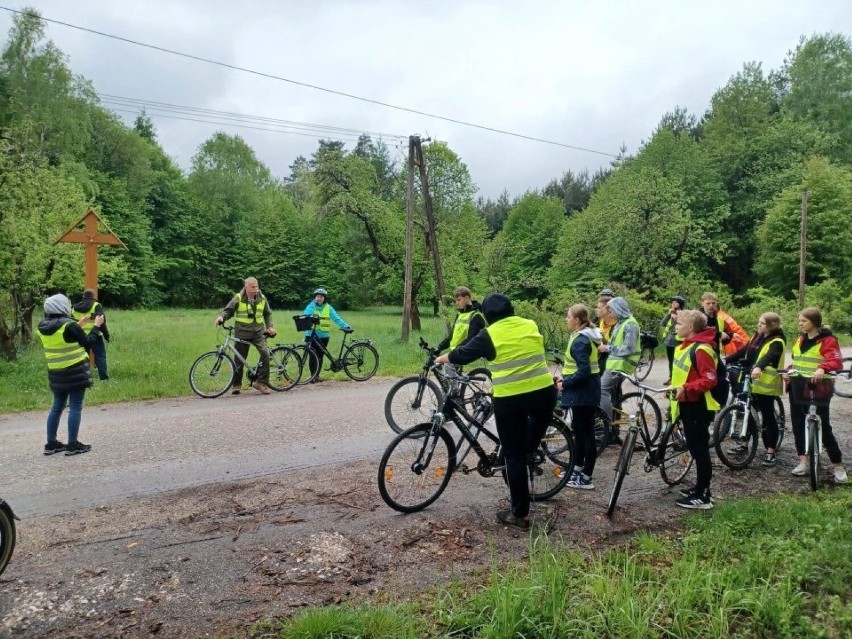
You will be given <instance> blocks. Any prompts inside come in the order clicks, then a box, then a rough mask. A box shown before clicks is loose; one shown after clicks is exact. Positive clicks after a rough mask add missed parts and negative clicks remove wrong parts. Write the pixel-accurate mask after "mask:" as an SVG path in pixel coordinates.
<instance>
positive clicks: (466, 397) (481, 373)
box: [461, 367, 493, 414]
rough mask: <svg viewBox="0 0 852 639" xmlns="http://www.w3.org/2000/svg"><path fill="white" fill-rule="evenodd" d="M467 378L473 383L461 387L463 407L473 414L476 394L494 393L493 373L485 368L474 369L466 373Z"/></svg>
mask: <svg viewBox="0 0 852 639" xmlns="http://www.w3.org/2000/svg"><path fill="white" fill-rule="evenodd" d="M465 376H466V377H467V378H468V379H469V380H470V381H471V383H470V384H464V385H462V387H461V400H462V405H463V406H464V407H465V410H466V411H467V412H468V413H471V414H473V410H472V409H473V402H472V399H473V396H474V395H475V394H476V393H481V392H484V393H487V394H489V395H491V394H492V393H493V390H492V388H493V386H492V384H491V371H490V370H488V369H487V368H485V367H480V368H474V369H472V370H471V371H469V372H466V373H465Z"/></svg>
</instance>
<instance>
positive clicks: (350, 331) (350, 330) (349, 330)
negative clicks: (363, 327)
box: [343, 326, 355, 333]
mask: <svg viewBox="0 0 852 639" xmlns="http://www.w3.org/2000/svg"><path fill="white" fill-rule="evenodd" d="M343 332H344V333H354V332H355V329H354V328H352V327H351V326H349V327H347V328H344V329H343Z"/></svg>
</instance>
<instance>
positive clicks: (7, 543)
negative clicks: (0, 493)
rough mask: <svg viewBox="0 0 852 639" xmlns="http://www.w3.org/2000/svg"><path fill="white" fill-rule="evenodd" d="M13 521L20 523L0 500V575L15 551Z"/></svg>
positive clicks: (9, 507) (8, 507) (8, 506)
mask: <svg viewBox="0 0 852 639" xmlns="http://www.w3.org/2000/svg"><path fill="white" fill-rule="evenodd" d="M15 520H18V521H20V519H19V518H18V517H16V516H15V513H14V512H12V507H11V506H10V505H9V504H8V503H7V502H5V501H3V500H2V499H0V575H2V574H3V571H4V570H6V566H8V565H9V561H10V560H11V559H12V551H14V550H15V540H16V533H15Z"/></svg>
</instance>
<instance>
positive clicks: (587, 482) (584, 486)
mask: <svg viewBox="0 0 852 639" xmlns="http://www.w3.org/2000/svg"><path fill="white" fill-rule="evenodd" d="M568 488H576V489H578V490H594V489H595V485H594V484H593V483H592V478H591V477H589V478H586V476H585V475H581V474H580V473H577V474H576V475H574V476H573V477H571V479H570V481H569V482H568Z"/></svg>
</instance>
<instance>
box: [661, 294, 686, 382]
mask: <svg viewBox="0 0 852 639" xmlns="http://www.w3.org/2000/svg"><path fill="white" fill-rule="evenodd" d="M669 301H670V302H671V305H670V306H669V310H668V311H666V314H665V315H663V319H661V320H660V333H659V337H660V341H661V342H662V343H663V346H665V347H666V356H667V357H668V358H669V381H668V382H666V383H665V386H668V385H669V383H670V382H671V378H672V362H674V351H675V346H677V335H676V334H675V329H676V328H677V313H678V311H684V310H686V300H685V299H683V298H682V297H681V296H680V295H675V296H674V297H672V298H671V299H670V300H669Z"/></svg>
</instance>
